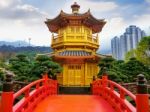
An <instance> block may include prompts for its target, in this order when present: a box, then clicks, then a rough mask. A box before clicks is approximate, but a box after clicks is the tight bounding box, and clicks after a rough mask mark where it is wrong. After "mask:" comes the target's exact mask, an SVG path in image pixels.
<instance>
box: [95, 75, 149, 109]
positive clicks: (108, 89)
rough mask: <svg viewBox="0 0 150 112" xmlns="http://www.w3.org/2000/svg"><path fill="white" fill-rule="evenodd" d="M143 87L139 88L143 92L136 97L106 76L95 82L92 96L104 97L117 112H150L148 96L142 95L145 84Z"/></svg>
mask: <svg viewBox="0 0 150 112" xmlns="http://www.w3.org/2000/svg"><path fill="white" fill-rule="evenodd" d="M142 87H143V88H141V87H139V88H138V89H139V91H141V92H139V94H136V95H134V94H133V93H131V92H130V91H128V90H127V89H125V88H124V87H122V86H121V85H119V84H117V83H116V82H113V81H111V80H108V78H107V76H106V74H105V75H104V76H102V79H98V80H95V81H93V83H92V94H94V95H100V96H102V97H103V98H104V99H105V100H107V102H109V103H110V104H111V106H112V107H113V108H114V109H115V111H116V112H150V111H149V101H148V100H149V98H148V94H146V93H142V89H144V88H145V85H144V83H143V84H142ZM129 99H130V101H132V103H131V102H130V101H129Z"/></svg>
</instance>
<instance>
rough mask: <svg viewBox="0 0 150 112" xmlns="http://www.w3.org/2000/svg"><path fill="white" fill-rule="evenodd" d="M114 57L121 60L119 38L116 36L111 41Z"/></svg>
mask: <svg viewBox="0 0 150 112" xmlns="http://www.w3.org/2000/svg"><path fill="white" fill-rule="evenodd" d="M111 48H112V55H113V57H115V58H116V59H119V38H118V37H117V36H116V37H114V38H113V39H112V40H111Z"/></svg>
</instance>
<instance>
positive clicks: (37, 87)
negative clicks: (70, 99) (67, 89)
mask: <svg viewBox="0 0 150 112" xmlns="http://www.w3.org/2000/svg"><path fill="white" fill-rule="evenodd" d="M57 85H58V84H57V81H56V80H52V79H48V77H47V75H44V76H43V78H42V79H40V80H37V81H34V82H32V83H30V84H29V85H27V86H25V87H24V88H22V89H21V90H19V91H18V92H16V93H14V92H13V91H7V90H6V89H5V87H4V89H5V90H6V91H4V92H2V100H1V110H2V112H32V111H33V109H34V108H35V107H36V105H37V104H38V103H39V102H40V101H41V100H43V99H44V98H46V97H47V96H49V95H55V94H57ZM7 87H9V86H8V84H7ZM9 89H10V88H9ZM18 99H19V101H17V103H16V100H18Z"/></svg>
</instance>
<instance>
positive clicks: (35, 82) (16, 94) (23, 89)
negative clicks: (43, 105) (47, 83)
mask: <svg viewBox="0 0 150 112" xmlns="http://www.w3.org/2000/svg"><path fill="white" fill-rule="evenodd" d="M43 81H44V79H40V80H37V81H34V82H32V83H30V84H28V85H27V86H25V87H24V88H22V89H20V90H19V91H18V92H16V93H15V94H14V99H16V98H17V97H19V96H20V95H21V94H22V93H24V92H26V91H27V90H28V89H30V88H31V87H32V86H34V85H36V84H39V83H40V82H43Z"/></svg>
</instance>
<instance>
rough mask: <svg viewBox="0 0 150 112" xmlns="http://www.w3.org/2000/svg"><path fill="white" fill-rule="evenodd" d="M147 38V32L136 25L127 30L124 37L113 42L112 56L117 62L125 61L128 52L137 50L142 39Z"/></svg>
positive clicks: (115, 38) (116, 38)
mask: <svg viewBox="0 0 150 112" xmlns="http://www.w3.org/2000/svg"><path fill="white" fill-rule="evenodd" d="M144 36H146V34H145V32H144V31H143V30H141V29H140V28H139V27H136V26H134V25H131V26H129V27H128V28H126V31H125V33H124V34H123V35H121V36H120V38H118V37H114V38H113V39H112V40H111V49H112V55H113V57H114V58H115V59H117V60H124V59H125V55H126V53H127V52H128V51H130V50H132V49H136V47H137V45H138V43H139V42H140V40H141V38H142V37H144Z"/></svg>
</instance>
